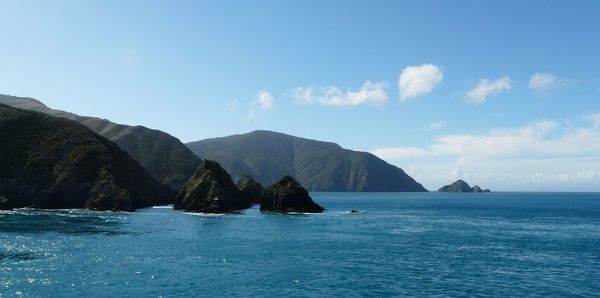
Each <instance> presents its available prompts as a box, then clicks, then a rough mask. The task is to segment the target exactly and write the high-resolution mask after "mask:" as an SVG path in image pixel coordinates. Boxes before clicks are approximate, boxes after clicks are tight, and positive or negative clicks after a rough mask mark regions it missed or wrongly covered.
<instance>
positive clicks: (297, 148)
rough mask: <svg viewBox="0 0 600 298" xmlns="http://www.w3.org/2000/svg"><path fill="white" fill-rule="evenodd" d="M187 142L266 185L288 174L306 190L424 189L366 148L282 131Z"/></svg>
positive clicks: (204, 155)
mask: <svg viewBox="0 0 600 298" xmlns="http://www.w3.org/2000/svg"><path fill="white" fill-rule="evenodd" d="M185 145H186V146H188V148H190V150H191V151H192V152H194V153H195V154H196V155H197V156H198V157H199V158H206V159H212V160H216V161H218V162H219V163H221V164H222V165H223V166H224V167H225V168H226V169H227V171H228V172H230V173H231V175H232V176H234V177H239V176H241V175H243V174H250V175H251V176H252V177H254V178H255V179H256V180H257V181H258V182H260V183H261V184H264V185H271V184H273V183H275V182H276V181H278V180H279V179H280V178H281V177H283V176H285V175H290V176H294V177H295V178H297V179H298V180H299V181H300V183H302V185H305V187H306V188H307V189H309V190H310V191H341V192H355V191H358V192H363V191H374V192H385V191H390V192H397V191H427V190H426V189H425V188H424V187H423V186H422V185H421V184H419V183H418V182H416V181H415V180H414V179H413V178H411V177H410V176H409V175H408V174H406V173H405V172H404V171H403V170H402V169H400V168H398V167H396V166H393V165H390V164H388V163H387V162H385V161H383V160H381V159H380V158H378V157H376V156H375V155H373V154H371V153H369V152H361V151H353V150H348V149H344V148H343V147H341V146H340V145H338V144H336V143H332V142H323V141H316V140H311V139H307V138H302V137H296V136H292V135H288V134H284V133H281V132H274V131H269V130H255V131H252V132H249V133H245V134H236V135H231V136H226V137H218V138H210V139H204V140H200V141H195V142H189V143H186V144H185Z"/></svg>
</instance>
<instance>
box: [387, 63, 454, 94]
mask: <svg viewBox="0 0 600 298" xmlns="http://www.w3.org/2000/svg"><path fill="white" fill-rule="evenodd" d="M443 79H444V73H443V72H442V69H441V67H439V66H437V65H433V64H423V65H419V66H408V67H406V68H404V69H403V70H402V74H400V78H399V79H398V88H399V89H400V101H407V100H410V99H413V98H415V97H417V96H419V95H423V94H427V93H430V92H431V91H432V90H433V88H434V87H435V86H436V85H438V84H439V83H440V82H442V80H443Z"/></svg>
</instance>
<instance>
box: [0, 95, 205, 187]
mask: <svg viewBox="0 0 600 298" xmlns="http://www.w3.org/2000/svg"><path fill="white" fill-rule="evenodd" d="M0 103H3V104H6V105H9V106H11V107H15V108H20V109H25V110H30V111H36V112H42V113H45V114H48V115H51V116H56V117H62V118H67V119H70V120H74V121H77V122H79V123H81V124H83V125H85V126H86V127H88V128H89V129H91V130H92V131H94V132H95V133H98V134H100V135H102V136H104V137H106V138H107V139H109V140H111V141H112V142H114V143H116V144H117V145H118V146H119V147H120V148H121V149H123V150H125V151H126V152H127V153H128V154H129V155H130V156H131V157H133V158H134V159H135V160H137V161H138V162H139V163H140V164H141V165H142V167H143V168H144V169H145V170H146V172H148V174H150V175H151V176H152V177H153V178H154V179H156V180H157V181H159V182H161V183H163V184H168V185H169V186H170V187H171V189H173V190H178V189H180V188H181V187H182V186H183V184H185V182H186V181H187V179H188V178H189V177H191V176H192V175H193V174H194V173H195V171H196V168H197V167H198V165H199V164H200V159H199V158H197V157H196V155H195V154H193V153H192V152H191V151H190V150H189V149H188V148H187V147H186V146H185V145H184V144H183V143H182V142H181V141H180V140H179V139H177V138H176V137H174V136H172V135H170V134H168V133H166V132H163V131H161V130H158V129H151V128H147V127H145V126H141V125H135V126H132V125H126V124H119V123H114V122H112V121H110V120H107V119H102V118H98V117H91V116H80V115H77V114H74V113H70V112H65V111H62V110H55V109H52V108H50V107H48V106H46V105H45V104H44V103H42V102H41V101H39V100H37V99H34V98H30V97H17V96H10V95H2V94H0Z"/></svg>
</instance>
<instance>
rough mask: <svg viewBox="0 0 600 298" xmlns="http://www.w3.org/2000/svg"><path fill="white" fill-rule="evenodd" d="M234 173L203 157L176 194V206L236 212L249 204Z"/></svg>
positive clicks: (205, 210)
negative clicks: (239, 188)
mask: <svg viewBox="0 0 600 298" xmlns="http://www.w3.org/2000/svg"><path fill="white" fill-rule="evenodd" d="M250 206H251V204H250V203H249V202H248V201H247V200H246V199H245V198H244V197H243V195H242V193H241V192H240V191H239V190H238V189H237V187H236V185H235V184H234V183H233V181H232V180H231V176H229V174H228V173H227V171H225V169H223V168H222V167H221V165H219V163H217V162H216V161H212V160H203V161H202V163H201V164H200V166H199V167H198V169H197V170H196V173H195V174H194V175H193V176H192V177H191V178H190V179H189V180H188V181H187V182H186V183H185V185H184V186H183V188H182V189H181V191H180V192H179V194H177V196H176V197H175V205H174V207H175V209H183V210H185V211H189V212H204V213H233V212H237V211H239V210H242V209H246V208H249V207H250Z"/></svg>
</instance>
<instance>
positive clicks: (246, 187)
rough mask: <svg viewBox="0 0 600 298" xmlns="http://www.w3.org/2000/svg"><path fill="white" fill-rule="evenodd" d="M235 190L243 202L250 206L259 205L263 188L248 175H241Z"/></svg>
mask: <svg viewBox="0 0 600 298" xmlns="http://www.w3.org/2000/svg"><path fill="white" fill-rule="evenodd" d="M236 186H237V188H238V189H239V190H240V192H241V193H242V196H243V197H244V200H246V201H247V202H250V203H251V204H260V196H261V195H262V192H263V190H264V188H263V187H262V185H261V184H260V183H258V182H256V180H254V178H252V176H250V175H242V176H241V177H240V178H238V180H237V183H236Z"/></svg>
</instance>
